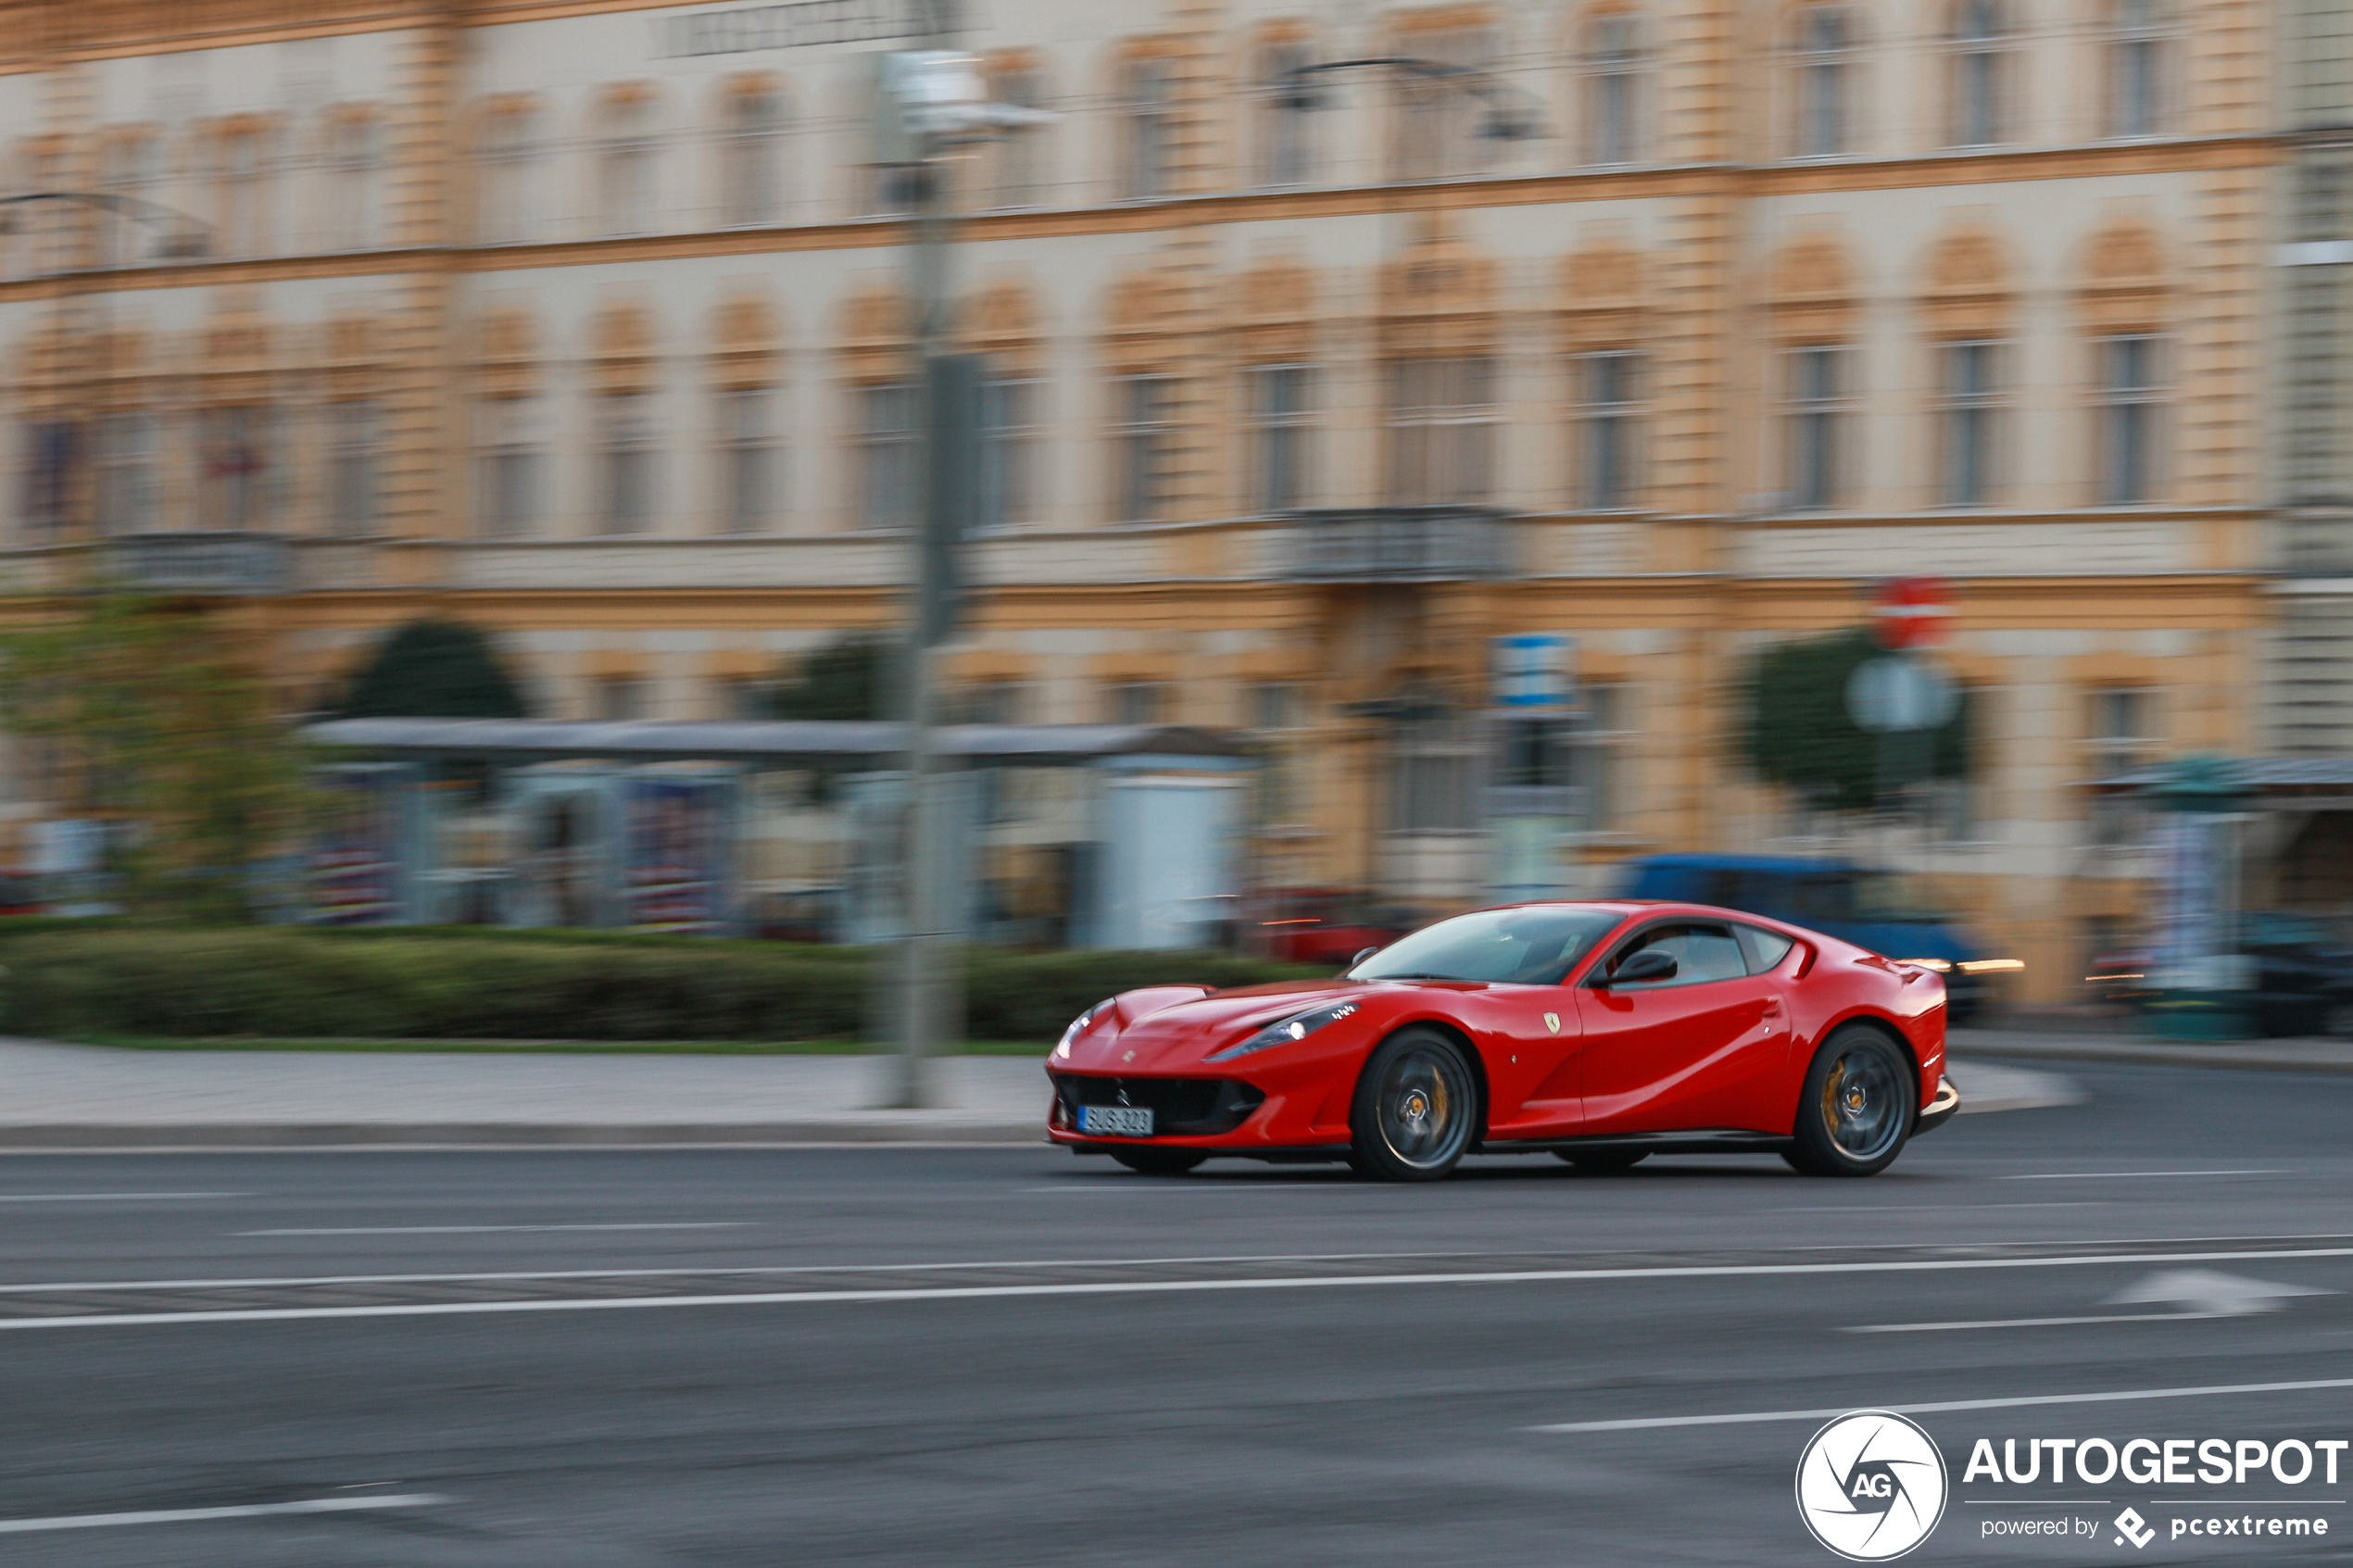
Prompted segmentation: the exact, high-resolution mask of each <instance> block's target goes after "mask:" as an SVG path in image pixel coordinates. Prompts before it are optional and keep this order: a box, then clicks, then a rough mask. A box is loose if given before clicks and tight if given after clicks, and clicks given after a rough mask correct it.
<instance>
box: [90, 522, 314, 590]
mask: <svg viewBox="0 0 2353 1568" xmlns="http://www.w3.org/2000/svg"><path fill="white" fill-rule="evenodd" d="M292 570H293V562H292V552H291V548H290V546H288V544H287V541H286V537H285V535H284V534H283V533H244V532H199V531H195V530H189V531H186V532H158V533H126V534H122V535H120V536H118V537H116V538H113V539H109V540H107V571H108V572H109V574H110V575H111V576H112V577H113V578H114V580H115V581H116V582H118V583H121V584H122V585H123V586H125V587H129V588H136V589H138V590H140V591H142V592H144V593H149V594H205V595H228V596H245V595H253V594H282V593H284V592H285V591H286V587H287V583H288V581H289V579H290V577H291V575H292Z"/></svg>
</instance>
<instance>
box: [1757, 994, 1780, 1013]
mask: <svg viewBox="0 0 2353 1568" xmlns="http://www.w3.org/2000/svg"><path fill="white" fill-rule="evenodd" d="M1758 1016H1759V1017H1761V1018H1779V1017H1780V1016H1781V999H1780V997H1766V998H1765V1007H1764V1010H1763V1011H1762V1012H1760V1013H1759V1014H1758Z"/></svg>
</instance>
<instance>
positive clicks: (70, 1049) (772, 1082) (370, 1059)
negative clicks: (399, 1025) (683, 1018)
mask: <svg viewBox="0 0 2353 1568" xmlns="http://www.w3.org/2000/svg"><path fill="white" fill-rule="evenodd" d="M892 1065H893V1063H892V1061H891V1060H890V1059H888V1058H877V1057H862V1056H626V1055H614V1054H605V1053H598V1054H596V1055H584V1056H561V1055H552V1054H551V1055H522V1054H517V1055H499V1054H496V1053H491V1052H481V1051H473V1052H467V1053H464V1054H459V1053H456V1052H451V1053H448V1054H446V1055H445V1054H439V1053H417V1054H409V1053H407V1052H398V1053H385V1052H372V1051H318V1052H308V1051H234V1050H229V1051H142V1050H120V1049H112V1048H109V1047H103V1046H67V1045H57V1044H54V1043H52V1042H48V1041H43V1040H20V1039H6V1038H0V1085H6V1090H5V1093H0V1148H165V1147H179V1148H204V1147H231V1148H234V1147H247V1148H251V1147H271V1146H277V1147H295V1146H315V1147H331V1146H346V1145H352V1144H434V1145H450V1144H476V1145H480V1144H604V1145H612V1144H728V1143H753V1144H778V1143H1036V1142H1038V1141H1040V1140H1042V1139H1043V1138H1044V1136H1045V1123H1046V1095H1047V1085H1046V1074H1045V1070H1044V1063H1043V1062H1042V1061H1034V1060H1028V1059H1026V1058H1023V1057H985V1056H959V1057H945V1058H942V1059H940V1060H937V1061H936V1062H934V1063H933V1064H932V1065H933V1069H934V1072H935V1073H936V1077H935V1080H934V1082H935V1083H936V1084H937V1089H938V1098H939V1099H940V1100H941V1102H942V1108H941V1109H937V1110H875V1109H873V1108H874V1107H875V1106H877V1105H879V1104H881V1103H882V1101H883V1100H884V1098H886V1092H887V1086H888V1083H889V1079H888V1077H887V1073H888V1071H889V1069H890V1068H891V1066H892Z"/></svg>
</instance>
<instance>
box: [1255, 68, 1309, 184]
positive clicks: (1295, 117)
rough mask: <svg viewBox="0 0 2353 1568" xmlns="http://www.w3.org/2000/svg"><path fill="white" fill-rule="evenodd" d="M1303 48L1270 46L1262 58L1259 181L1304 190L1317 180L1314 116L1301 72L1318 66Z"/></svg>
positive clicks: (1259, 85) (1259, 95)
mask: <svg viewBox="0 0 2353 1568" xmlns="http://www.w3.org/2000/svg"><path fill="white" fill-rule="evenodd" d="M1314 58H1315V57H1314V56H1313V55H1311V54H1310V53H1309V51H1308V48H1307V45H1306V44H1302V43H1296V42H1293V43H1283V44H1272V45H1270V46H1269V47H1268V48H1267V49H1265V51H1264V52H1263V53H1262V54H1261V55H1260V56H1259V69H1258V182H1259V183H1260V184H1262V185H1303V184H1305V183H1306V182H1308V181H1309V180H1310V179H1311V178H1313V176H1314V169H1315V145H1314V143H1313V141H1312V140H1311V132H1312V131H1313V128H1314V124H1315V116H1314V112H1313V111H1312V110H1311V109H1310V108H1309V107H1308V101H1307V97H1306V94H1307V92H1308V90H1309V89H1308V88H1307V86H1306V83H1305V82H1304V81H1303V80H1302V78H1301V77H1299V76H1298V75H1297V74H1295V73H1296V72H1298V71H1299V70H1300V69H1302V67H1305V66H1308V65H1311V64H1313V63H1314Z"/></svg>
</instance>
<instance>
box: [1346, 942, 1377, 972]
mask: <svg viewBox="0 0 2353 1568" xmlns="http://www.w3.org/2000/svg"><path fill="white" fill-rule="evenodd" d="M1379 951H1380V949H1379V948H1378V947H1359V948H1357V949H1356V956H1355V957H1354V958H1353V959H1351V960H1348V967H1349V968H1351V969H1354V968H1355V967H1356V966H1357V965H1358V964H1360V963H1363V962H1364V961H1365V960H1366V959H1369V958H1371V957H1372V956H1373V955H1374V954H1375V953H1378V952H1379Z"/></svg>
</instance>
